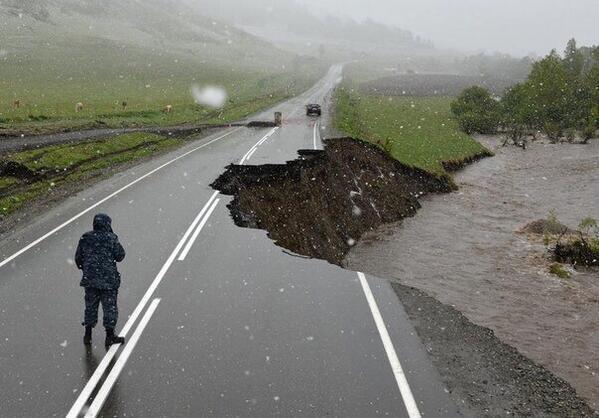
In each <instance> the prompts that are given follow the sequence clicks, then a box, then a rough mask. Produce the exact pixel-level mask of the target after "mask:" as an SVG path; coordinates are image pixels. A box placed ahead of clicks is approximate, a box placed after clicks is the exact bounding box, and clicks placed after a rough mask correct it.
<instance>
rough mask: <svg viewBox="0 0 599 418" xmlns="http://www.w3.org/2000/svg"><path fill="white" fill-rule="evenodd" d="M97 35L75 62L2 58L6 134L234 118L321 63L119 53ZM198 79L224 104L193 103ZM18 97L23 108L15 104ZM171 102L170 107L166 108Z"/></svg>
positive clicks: (295, 85) (269, 101) (273, 98)
mask: <svg viewBox="0 0 599 418" xmlns="http://www.w3.org/2000/svg"><path fill="white" fill-rule="evenodd" d="M82 42H83V41H82ZM90 42H91V41H90ZM97 42H98V41H97V40H96V39H94V40H93V43H94V44H93V45H92V44H91V43H90V45H82V46H81V47H80V48H79V50H80V51H82V53H81V54H83V55H84V56H83V57H82V56H79V57H77V61H76V62H74V61H70V60H65V61H63V60H60V59H58V58H57V57H54V58H53V57H51V56H50V55H51V54H50V53H48V52H47V51H45V52H41V53H39V54H38V53H33V54H31V55H27V56H24V57H21V58H19V59H12V60H2V59H0V73H1V74H2V77H1V78H0V135H20V134H23V133H24V134H28V133H51V132H60V131H64V130H73V129H86V128H93V127H133V126H168V125H177V124H183V123H224V122H230V121H233V120H237V119H240V118H243V117H245V116H247V115H250V114H252V113H254V112H257V111H258V110H261V109H264V108H266V107H268V106H270V105H273V104H274V103H276V102H278V101H281V100H283V99H285V98H288V97H290V96H294V95H296V94H298V93H301V92H302V91H304V90H306V89H307V88H308V87H310V86H311V85H312V84H313V83H314V82H315V81H316V80H317V79H318V77H319V76H320V75H321V74H322V70H323V69H322V68H319V67H318V66H316V65H310V66H302V67H301V68H297V69H295V70H294V71H283V70H279V71H277V72H265V71H264V72H263V71H258V70H237V71H234V70H232V69H231V68H230V67H228V66H225V65H224V64H219V63H206V62H201V60H200V59H199V58H197V57H190V56H185V55H177V54H171V55H167V56H165V55H164V54H161V55H160V56H158V55H157V56H153V55H151V54H148V51H145V50H142V49H138V48H134V47H128V48H127V51H126V52H123V53H122V55H119V54H118V53H117V51H118V50H117V49H115V48H114V45H106V46H105V48H103V47H102V46H101V45H100V46H98V45H97ZM92 51H93V56H91V54H92ZM82 63H84V64H82ZM194 84H197V85H200V86H202V85H218V86H222V87H223V88H225V89H226V91H227V93H228V99H227V102H226V104H225V106H224V107H223V108H222V109H216V110H215V109H211V108H208V107H204V106H200V105H197V104H195V103H194V99H193V97H192V95H191V92H190V90H191V86H192V85H194ZM15 100H18V101H20V108H15V107H14V106H13V102H14V101H15ZM123 101H126V102H127V107H126V108H123V106H122V102H123ZM78 102H81V103H83V104H84V108H83V110H82V111H81V112H76V111H75V104H76V103H78ZM166 105H171V106H172V108H173V111H172V113H168V114H167V113H165V112H164V111H163V110H164V108H165V106H166Z"/></svg>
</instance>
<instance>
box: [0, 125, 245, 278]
mask: <svg viewBox="0 0 599 418" xmlns="http://www.w3.org/2000/svg"><path fill="white" fill-rule="evenodd" d="M242 128H243V126H241V127H239V128H236V129H233V130H231V131H229V132H227V133H226V134H224V135H221V136H219V137H218V138H215V139H212V140H210V141H209V142H206V143H205V144H202V145H200V146H198V147H196V148H194V149H192V150H189V151H187V152H185V153H184V154H181V155H179V156H177V157H176V158H173V159H172V160H170V161H167V162H166V163H164V164H162V165H160V166H159V167H156V168H155V169H153V170H151V171H149V172H148V173H146V174H144V175H143V176H141V177H138V178H137V179H135V180H133V181H132V182H131V183H128V184H126V185H125V186H123V187H121V188H120V189H118V190H116V191H114V192H112V193H111V194H109V195H108V196H106V197H104V198H102V199H100V200H99V201H97V202H96V203H94V204H93V205H91V206H90V207H88V208H87V209H84V210H83V211H81V212H79V213H78V214H77V215H75V216H73V217H72V218H70V219H69V220H67V221H65V222H63V223H62V224H60V225H58V226H57V227H55V228H54V229H52V230H50V232H47V233H45V234H44V235H42V236H41V237H40V238H37V239H36V240H34V241H32V242H31V243H29V244H27V245H26V246H25V247H23V248H21V249H20V250H19V251H17V252H16V253H14V254H12V255H11V256H9V257H7V258H5V259H4V260H2V261H0V268H1V267H4V266H5V265H6V264H8V263H10V262H11V261H13V260H14V259H15V258H17V257H18V256H20V255H21V254H23V253H25V252H27V251H29V250H30V249H31V248H33V247H35V246H36V245H37V244H39V243H40V242H42V241H44V240H46V239H47V238H49V237H51V236H52V235H54V234H55V233H56V232H58V231H60V230H61V229H62V228H64V227H65V226H68V225H70V224H71V223H72V222H74V221H76V220H77V219H79V218H80V217H82V216H83V215H85V214H86V213H88V212H90V211H91V210H93V209H95V208H97V207H98V206H100V205H101V204H102V203H104V202H106V201H108V200H110V199H112V198H113V197H115V196H116V195H118V194H120V193H121V192H123V191H125V190H127V189H128V188H130V187H131V186H133V185H135V184H137V183H139V182H140V181H142V180H143V179H145V178H146V177H149V176H151V175H152V174H154V173H156V172H157V171H160V170H162V169H163V168H164V167H166V166H168V165H171V164H172V163H174V162H175V161H178V160H180V159H181V158H183V157H186V156H188V155H189V154H191V153H193V152H195V151H197V150H199V149H202V148H204V147H207V146H208V145H210V144H212V143H214V142H216V141H218V140H220V139H223V138H225V137H227V136H229V135H231V134H233V133H235V132H237V131H239V130H240V129H242Z"/></svg>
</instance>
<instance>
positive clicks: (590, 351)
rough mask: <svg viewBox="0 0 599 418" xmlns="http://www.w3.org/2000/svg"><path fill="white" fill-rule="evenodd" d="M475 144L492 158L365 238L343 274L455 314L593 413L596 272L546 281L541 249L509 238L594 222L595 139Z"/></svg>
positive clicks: (598, 298) (598, 398) (596, 402)
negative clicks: (377, 281) (392, 283)
mask: <svg viewBox="0 0 599 418" xmlns="http://www.w3.org/2000/svg"><path fill="white" fill-rule="evenodd" d="M479 139H480V140H481V141H482V142H483V143H485V145H487V146H488V147H489V148H490V149H493V150H494V151H495V152H496V156H495V157H492V158H487V159H485V160H482V161H480V162H478V163H475V164H473V165H471V166H469V167H468V168H466V169H464V170H462V171H460V172H459V173H457V174H456V176H455V177H456V182H457V183H458V184H459V185H460V190H459V191H458V192H455V193H451V194H447V195H434V196H428V197H426V198H424V199H423V200H422V206H423V207H422V209H421V210H420V211H419V212H418V213H417V215H416V216H415V217H414V218H410V219H406V220H404V221H403V222H402V223H401V224H395V225H389V226H387V227H385V228H383V229H382V230H379V231H377V233H376V234H371V235H370V236H368V237H365V239H364V240H362V241H361V242H360V243H359V244H358V245H357V246H356V247H354V248H353V249H352V250H351V252H350V254H349V255H348V257H347V259H346V261H347V263H348V267H349V268H351V269H355V270H363V271H367V272H369V273H372V274H375V275H377V276H379V277H385V278H389V279H392V280H396V281H399V282H401V283H404V284H407V285H410V286H414V287H416V288H419V289H422V290H424V291H427V292H428V293H429V294H431V295H433V296H435V297H436V298H437V299H439V300H440V301H441V302H443V303H446V304H450V305H453V306H455V307H456V308H458V309H459V310H460V311H462V312H463V313H464V314H465V315H466V316H467V317H468V318H469V319H470V320H471V321H473V322H475V323H476V324H479V325H483V326H487V327H489V328H491V329H493V330H494V331H495V333H496V335H497V336H498V337H499V338H500V339H502V340H503V341H504V342H506V343H508V344H510V345H512V346H514V347H516V348H517V349H518V350H519V351H520V352H521V353H523V354H524V355H526V356H528V357H529V358H531V359H532V360H534V361H536V362H538V363H540V364H542V365H544V366H545V367H547V368H548V369H549V370H551V371H552V372H554V373H555V374H556V375H558V376H560V377H562V378H564V379H565V380H567V381H568V382H569V383H570V384H572V386H574V387H575V388H576V390H577V391H578V393H579V394H580V395H581V396H583V397H585V398H586V399H587V400H589V402H590V404H591V406H592V407H593V408H594V409H595V410H599V270H594V271H579V272H576V273H575V274H574V275H573V277H572V278H571V279H567V280H563V279H559V278H557V277H556V276H552V275H550V274H549V273H548V266H549V260H547V257H546V249H545V248H544V247H543V244H542V242H539V241H534V240H530V239H528V238H527V237H526V236H523V235H521V234H518V233H516V231H517V230H518V229H519V228H520V227H521V226H523V225H524V224H526V223H528V222H530V221H533V220H535V219H539V218H545V217H546V216H547V214H548V211H549V210H550V209H553V210H555V213H556V214H557V216H558V218H559V219H560V221H562V222H563V223H565V224H567V225H569V226H573V227H574V226H576V225H577V224H578V222H579V221H580V219H581V218H583V217H586V216H593V217H595V218H599V140H596V141H594V142H593V143H591V144H589V145H586V146H585V145H571V144H561V145H552V144H543V143H535V144H532V145H531V146H530V147H529V149H527V150H526V151H522V150H521V149H519V148H515V147H505V148H500V147H498V145H499V144H498V141H497V139H496V138H479Z"/></svg>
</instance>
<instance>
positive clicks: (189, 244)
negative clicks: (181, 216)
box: [179, 199, 220, 261]
mask: <svg viewBox="0 0 599 418" xmlns="http://www.w3.org/2000/svg"><path fill="white" fill-rule="evenodd" d="M218 202H220V199H216V200H215V201H214V203H213V204H212V206H210V209H208V212H207V213H206V216H204V219H202V222H200V224H199V225H198V227H197V228H196V230H195V231H194V233H193V235H192V236H191V238H190V239H189V241H188V242H187V245H186V246H185V248H184V249H183V251H181V254H180V255H179V261H183V260H185V257H187V253H189V250H190V249H191V247H192V245H193V243H194V242H195V240H196V239H197V238H198V235H200V232H201V231H202V228H204V225H206V222H208V218H210V215H212V212H214V209H215V208H216V205H218Z"/></svg>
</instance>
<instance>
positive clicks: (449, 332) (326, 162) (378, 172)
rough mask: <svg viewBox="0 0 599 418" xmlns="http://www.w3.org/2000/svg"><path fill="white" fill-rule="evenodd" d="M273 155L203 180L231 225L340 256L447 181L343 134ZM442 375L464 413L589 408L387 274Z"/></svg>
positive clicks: (564, 386)
mask: <svg viewBox="0 0 599 418" xmlns="http://www.w3.org/2000/svg"><path fill="white" fill-rule="evenodd" d="M323 142H324V145H325V147H324V150H316V151H313V150H302V151H299V152H298V153H299V158H298V159H296V160H294V161H289V162H287V163H286V164H280V165H273V164H270V165H261V166H240V165H230V166H228V167H227V169H226V171H225V172H224V173H223V174H222V175H221V176H220V177H219V178H218V179H217V180H216V181H215V182H214V183H213V184H212V187H213V188H215V189H218V190H220V191H221V192H222V193H223V194H229V195H232V196H234V198H233V200H232V201H231V203H230V204H229V209H230V211H231V215H232V217H233V219H234V221H235V223H236V224H237V225H238V226H241V227H250V228H259V229H264V230H266V231H267V232H268V235H269V237H270V238H271V239H273V240H274V241H275V242H276V243H277V245H279V246H281V247H283V248H286V249H288V250H291V251H293V252H295V253H296V254H300V255H303V256H307V257H314V258H320V259H325V260H327V261H329V262H331V263H334V264H338V265H343V264H344V258H345V255H346V254H347V253H348V251H349V250H350V248H351V247H352V246H353V245H354V244H355V243H356V242H357V241H358V240H359V239H360V237H361V236H362V235H363V234H365V233H367V232H368V231H371V230H374V229H377V228H378V227H379V226H381V225H383V224H386V223H391V222H396V221H399V220H401V219H403V218H405V217H408V216H412V215H414V214H415V213H416V211H417V210H418V208H419V207H420V204H419V201H418V199H419V198H420V197H422V196H423V195H425V194H427V193H444V192H450V191H452V190H455V188H456V187H455V185H454V183H453V181H452V180H451V179H450V178H449V177H437V176H434V175H431V174H429V173H426V172H424V171H421V170H418V169H414V168H411V167H407V166H405V165H403V164H401V163H399V162H398V161H397V160H395V159H393V158H391V157H389V156H388V155H387V154H386V153H385V152H383V151H382V150H380V149H379V148H378V147H376V146H373V145H371V144H369V143H366V142H363V141H360V140H355V139H352V138H337V139H327V140H324V141H323ZM392 287H393V289H394V291H395V293H396V294H397V296H398V298H399V300H400V301H401V303H402V306H403V307H404V309H405V310H406V312H407V314H408V316H409V317H410V319H411V320H412V321H413V322H414V326H415V328H416V331H417V333H418V335H419V337H420V339H421V340H422V342H423V343H424V345H425V346H426V348H427V351H428V353H429V355H430V357H431V360H432V362H433V364H434V365H435V366H436V368H437V371H438V372H439V374H440V376H441V378H442V380H443V383H444V384H445V385H446V387H447V389H448V390H449V392H450V395H451V397H452V398H453V400H454V401H455V402H456V404H458V405H461V407H462V408H463V413H464V415H465V416H472V417H476V416H505V415H509V414H514V415H518V416H520V415H525V416H527V415H529V416H594V415H593V414H594V411H593V410H592V409H591V408H590V407H589V406H588V404H587V403H586V402H585V401H584V400H582V399H581V398H579V397H578V395H577V393H576V391H575V390H574V389H573V388H572V387H571V386H570V385H569V384H568V383H567V382H566V381H564V380H562V379H560V378H558V377H556V376H554V375H553V374H552V373H551V372H550V371H548V370H547V369H545V368H544V367H542V366H540V365H538V364H536V363H534V362H533V361H531V360H530V359H528V358H526V357H524V356H523V355H521V354H520V353H519V352H518V351H517V350H516V349H514V348H512V347H511V346H509V345H507V344H505V343H503V342H501V341H500V340H499V339H498V338H497V337H496V336H495V335H494V333H493V331H491V330H490V329H488V328H484V327H481V326H478V325H475V324H473V323H472V322H470V321H469V320H468V319H467V318H466V317H465V316H464V315H462V313H460V312H459V311H458V310H456V309H455V308H453V307H451V306H448V305H443V304H442V303H440V302H439V301H437V300H436V299H434V298H432V297H430V296H428V295H426V294H425V293H424V292H421V291H419V290H417V289H414V288H411V287H408V286H405V285H402V284H400V283H392Z"/></svg>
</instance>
